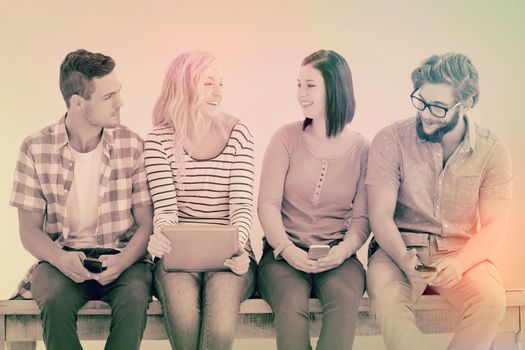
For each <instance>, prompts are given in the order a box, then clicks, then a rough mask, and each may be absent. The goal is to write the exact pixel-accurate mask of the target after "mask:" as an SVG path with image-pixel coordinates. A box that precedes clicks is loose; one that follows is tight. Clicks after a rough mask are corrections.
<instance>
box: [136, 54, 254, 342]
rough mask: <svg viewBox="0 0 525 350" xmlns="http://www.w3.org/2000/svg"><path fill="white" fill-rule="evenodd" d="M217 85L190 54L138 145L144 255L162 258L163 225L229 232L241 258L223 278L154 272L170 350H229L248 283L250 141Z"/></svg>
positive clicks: (204, 58) (176, 68) (213, 74)
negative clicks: (147, 198) (143, 176)
mask: <svg viewBox="0 0 525 350" xmlns="http://www.w3.org/2000/svg"><path fill="white" fill-rule="evenodd" d="M222 86H223V77H222V72H221V69H220V66H219V64H218V62H217V59H216V57H214V56H213V55H211V54H209V53H201V52H189V53H184V54H182V55H180V56H178V57H176V58H175V59H174V60H173V62H172V63H171V65H170V67H169V68H168V71H167V74H166V77H165V80H164V84H163V87H162V91H161V94H160V97H159V98H158V100H157V103H156V105H155V108H154V111H153V125H154V127H153V130H152V131H151V132H150V133H149V134H148V136H147V139H146V143H145V163H146V172H147V176H148V182H149V187H150V192H151V195H152V199H153V203H154V234H153V235H152V236H151V238H150V241H149V245H148V251H149V252H150V253H151V254H152V255H154V256H156V257H160V258H162V256H163V255H164V254H166V253H167V252H169V251H170V249H171V247H170V241H169V240H168V239H167V237H166V236H165V235H163V234H162V233H161V228H162V227H163V226H164V225H184V224H187V223H206V224H222V225H234V226H236V227H237V228H238V231H239V245H240V246H242V248H243V249H242V251H243V253H242V254H241V255H240V256H237V257H233V258H231V259H227V260H226V261H225V263H224V264H225V266H227V267H228V268H229V271H221V272H201V273H191V272H166V271H164V270H163V268H162V266H161V265H162V264H161V263H157V266H156V268H155V271H154V279H155V288H156V292H157V296H158V298H159V299H160V300H161V302H162V304H163V308H164V314H165V322H166V330H167V332H168V336H169V340H170V343H171V346H172V347H173V348H175V349H231V347H232V344H233V337H234V334H235V328H236V325H237V320H238V312H239V307H240V303H241V302H242V301H243V300H244V299H246V298H248V297H249V296H250V295H251V294H252V292H253V290H254V287H255V285H254V283H255V277H254V273H255V268H256V264H255V259H254V255H253V253H252V251H251V248H250V241H249V236H250V229H251V224H252V206H253V203H252V195H253V193H252V192H253V175H254V173H253V172H254V169H253V137H252V135H251V134H250V131H249V130H248V128H247V127H246V126H245V125H244V124H243V123H242V122H240V121H239V120H238V119H237V118H234V117H232V116H230V115H228V114H226V113H224V112H222V110H221V102H222Z"/></svg>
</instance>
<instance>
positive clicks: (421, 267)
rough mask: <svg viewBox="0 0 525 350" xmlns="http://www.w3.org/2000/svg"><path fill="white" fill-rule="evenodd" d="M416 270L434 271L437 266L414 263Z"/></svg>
mask: <svg viewBox="0 0 525 350" xmlns="http://www.w3.org/2000/svg"><path fill="white" fill-rule="evenodd" d="M416 270H417V271H419V272H436V271H437V268H436V267H434V266H428V265H416Z"/></svg>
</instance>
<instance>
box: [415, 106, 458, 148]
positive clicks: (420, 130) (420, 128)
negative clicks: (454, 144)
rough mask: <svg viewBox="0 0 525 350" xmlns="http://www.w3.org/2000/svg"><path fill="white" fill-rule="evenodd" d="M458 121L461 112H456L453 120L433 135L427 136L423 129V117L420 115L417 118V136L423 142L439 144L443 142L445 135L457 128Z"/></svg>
mask: <svg viewBox="0 0 525 350" xmlns="http://www.w3.org/2000/svg"><path fill="white" fill-rule="evenodd" d="M458 121H459V111H456V113H454V115H453V116H452V118H451V119H450V121H449V122H448V123H446V124H444V125H443V126H441V127H440V128H438V129H436V130H434V131H433V132H432V133H430V134H427V133H426V132H425V130H424V129H423V121H422V120H421V115H420V113H418V115H417V118H416V131H417V136H418V137H419V138H420V139H421V140H423V141H427V142H432V143H439V142H441V140H442V139H443V136H445V134H447V133H449V132H451V131H452V130H453V129H454V128H455V127H456V125H458Z"/></svg>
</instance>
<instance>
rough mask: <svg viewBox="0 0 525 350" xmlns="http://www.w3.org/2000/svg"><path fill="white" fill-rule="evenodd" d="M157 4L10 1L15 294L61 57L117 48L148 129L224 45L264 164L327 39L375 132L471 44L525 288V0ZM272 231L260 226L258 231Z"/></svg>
mask: <svg viewBox="0 0 525 350" xmlns="http://www.w3.org/2000/svg"><path fill="white" fill-rule="evenodd" d="M144 3H145V2H139V1H137V2H131V1H129V2H128V1H89V2H85V1H46V2H37V1H35V2H33V1H26V0H23V1H17V2H14V1H12V2H11V1H6V0H2V2H1V3H0V121H1V124H0V125H1V126H2V133H3V137H1V138H0V149H1V150H2V152H1V154H2V170H3V171H2V172H1V175H0V176H1V181H0V212H1V217H2V220H3V225H2V231H3V232H2V234H1V235H0V276H1V281H2V282H1V285H0V298H2V299H3V298H7V297H8V296H9V295H10V294H11V292H12V291H13V289H14V287H15V285H16V284H17V282H18V281H19V279H20V278H21V277H22V275H23V273H24V272H25V270H26V268H27V267H29V265H31V263H32V261H33V259H32V257H31V256H30V255H29V254H28V253H26V252H25V250H24V249H23V248H22V246H21V244H20V242H19V238H18V233H17V230H18V221H17V216H16V210H15V209H13V208H12V207H10V206H8V201H9V197H10V192H11V184H12V175H13V170H14V166H15V162H16V158H17V155H18V148H19V145H20V143H21V142H22V140H23V138H24V137H25V136H27V135H29V134H30V133H33V132H35V131H37V130H39V129H41V128H42V127H44V126H46V125H48V124H51V123H54V122H56V121H57V120H58V119H59V117H60V116H61V115H62V114H63V113H64V112H65V106H64V103H63V101H62V97H61V95H60V92H59V89H58V68H59V65H60V62H61V61H62V59H63V57H64V56H65V54H66V53H68V52H69V51H72V50H74V49H77V48H86V49H88V50H92V51H100V52H103V53H106V54H109V55H111V56H112V57H113V58H114V59H115V60H116V62H117V69H118V73H119V75H120V79H121V80H122V82H123V84H124V88H123V90H122V95H123V99H124V107H123V109H122V111H121V112H122V113H121V114H122V117H123V122H124V123H125V124H127V125H128V126H130V127H131V128H133V129H135V130H137V131H138V132H139V133H140V134H141V135H145V133H146V132H147V131H148V129H149V128H150V116H151V110H152V106H153V103H154V101H155V99H156V98H157V96H158V94H159V91H160V86H161V81H162V78H163V75H164V72H165V70H166V67H167V65H168V63H169V62H170V60H171V59H172V58H174V57H175V56H176V55H178V54H180V53H181V52H183V51H187V50H196V49H197V50H208V51H211V52H214V53H215V54H217V55H218V56H219V57H220V58H221V60H222V62H223V66H224V71H225V83H226V85H225V92H224V94H225V98H224V109H225V110H226V111H228V112H230V113H232V114H234V115H236V116H238V117H240V118H241V119H244V120H245V121H246V122H247V123H248V124H249V125H250V126H251V128H252V130H253V132H254V133H255V136H256V141H257V147H256V155H257V166H258V169H260V163H261V159H262V155H263V152H264V149H265V146H266V144H267V142H268V140H269V138H270V137H271V135H272V133H273V132H274V131H275V130H276V129H277V128H278V127H279V126H280V125H282V124H283V123H286V122H288V121H291V120H295V119H298V118H300V117H301V114H300V110H299V108H298V104H297V102H296V98H295V86H296V83H295V79H296V75H297V70H298V66H299V63H300V61H301V60H302V58H303V57H304V56H306V55H307V54H309V53H311V52H313V51H315V50H317V49H320V48H327V49H334V50H336V51H338V52H339V53H341V54H342V55H343V56H345V57H346V58H347V60H348V61H349V63H350V66H351V69H352V72H353V76H354V85H355V91H356V95H357V96H356V97H357V113H356V118H355V122H354V123H353V124H352V127H353V128H354V129H356V130H357V131H359V132H361V133H362V134H364V135H365V136H366V137H367V138H369V139H371V138H372V137H373V135H374V134H375V133H376V132H377V131H378V130H379V129H380V128H381V127H383V126H385V125H387V124H390V123H392V122H393V121H395V120H396V119H400V118H405V117H409V116H412V115H413V114H414V110H413V108H412V107H411V105H410V101H409V98H408V94H409V93H410V90H411V82H410V73H411V71H412V69H413V68H414V67H415V66H416V65H417V64H419V63H420V62H421V61H422V60H423V59H424V58H426V57H427V56H429V55H431V54H433V53H443V52H447V51H459V52H462V53H465V54H467V55H468V56H469V57H471V59H472V60H473V62H474V64H475V65H476V66H477V68H478V70H479V74H480V84H481V96H480V103H479V104H478V105H477V106H476V107H475V109H474V110H473V111H472V112H471V113H470V115H471V116H472V117H473V118H474V119H475V120H476V121H477V122H479V123H480V124H481V125H484V126H486V127H488V128H490V129H492V130H493V131H495V132H496V133H497V134H498V135H499V136H500V137H501V138H502V139H503V140H504V141H505V142H506V143H507V144H508V145H509V147H510V149H511V152H512V154H513V159H514V179H515V186H514V203H513V210H512V214H511V221H510V230H509V232H508V237H507V240H506V242H505V244H504V246H503V247H502V250H501V253H500V254H499V255H498V257H497V259H496V263H497V264H498V266H499V269H500V271H501V274H502V275H503V278H504V281H505V283H506V286H507V288H520V287H525V276H524V273H523V267H524V266H525V257H524V254H523V248H524V245H525V244H524V243H525V238H524V237H523V234H522V231H523V230H522V228H523V226H524V224H525V219H524V217H525V216H524V215H523V214H522V213H523V211H524V209H525V205H524V203H523V198H524V197H525V165H524V164H523V155H522V154H521V152H522V150H523V148H524V145H525V141H524V137H523V131H524V124H525V123H524V121H523V119H524V117H525V115H524V114H525V113H524V109H523V105H522V104H523V100H524V97H523V83H524V82H525V68H524V57H523V56H524V54H525V24H524V23H525V21H524V20H523V18H524V17H525V16H524V15H525V2H523V1H519V0H515V1H497V2H496V1H479V0H478V1H470V0H469V1H453V0H444V1H443V0H442V1H424V0H423V1H406V0H405V1H374V0H371V1H348V0H346V1H345V0H340V1H323V2H321V1H319V2H314V1H277V0H270V1H264V2H249V1H248V2H245V1H209V2H207V1H152V2H151V4H150V5H144ZM260 234H261V232H260V229H256V230H255V232H254V236H257V237H259V236H260ZM502 234H503V233H502ZM361 256H362V254H361ZM270 344H273V342H272V343H270ZM151 348H153V347H151Z"/></svg>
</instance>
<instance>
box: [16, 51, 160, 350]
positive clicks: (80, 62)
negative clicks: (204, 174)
mask: <svg viewBox="0 0 525 350" xmlns="http://www.w3.org/2000/svg"><path fill="white" fill-rule="evenodd" d="M114 67H115V62H114V61H113V59H112V58H111V57H108V56H105V55H102V54H100V53H91V52H88V51H86V50H77V51H74V52H71V53H69V54H68V55H67V56H66V57H65V59H64V61H63V62H62V65H61V67H60V89H61V91H62V95H63V96H64V100H65V102H66V105H67V114H66V115H65V116H64V117H62V118H61V119H60V120H59V122H58V123H57V124H54V125H51V126H49V127H47V128H45V129H42V130H41V131H39V132H37V133H35V134H34V135H31V136H29V137H28V138H26V139H25V140H24V142H23V143H22V146H21V148H20V156H19V159H18V162H17V165H16V171H15V176H14V185H13V192H12V196H11V201H10V204H11V205H12V206H15V207H17V208H18V216H19V226H20V237H21V240H22V244H23V245H24V247H25V248H26V249H27V250H28V251H29V252H30V253H31V254H33V255H34V256H35V257H36V258H37V259H38V260H39V262H38V263H37V264H35V265H34V266H33V267H32V268H31V269H30V271H29V272H28V274H27V275H26V277H25V278H24V280H23V281H22V283H21V284H20V286H19V289H18V292H17V295H16V297H18V298H31V297H33V298H34V299H35V300H36V302H37V303H38V306H39V308H40V311H41V318H42V322H43V327H44V342H45V344H46V347H47V348H48V349H62V350H63V349H82V346H81V345H80V341H79V339H78V335H77V332H76V320H77V314H78V310H79V309H80V308H81V307H82V306H83V305H84V304H85V303H86V302H87V301H88V300H90V299H101V300H103V301H105V302H107V303H109V304H110V305H111V307H112V321H111V332H110V335H109V338H108V340H107V343H106V349H126V350H127V349H139V346H140V342H141V340H142V335H143V332H144V328H145V326H146V320H147V315H146V310H147V308H148V304H149V301H150V300H151V273H150V270H149V266H148V265H147V263H145V262H144V261H143V258H144V256H145V252H146V246H147V242H148V238H149V235H150V233H151V231H152V209H151V199H150V195H149V191H148V187H147V182H146V173H145V170H144V160H143V154H142V152H143V141H142V139H141V138H140V137H139V136H138V135H137V134H135V133H134V132H132V131H131V130H129V129H127V128H126V127H124V126H121V125H120V107H121V106H122V100H121V98H120V89H121V86H122V85H121V83H120V81H119V80H118V78H117V75H116V73H115V70H114ZM86 258H94V259H95V260H98V262H101V266H94V268H91V267H90V270H88V269H87V268H86V267H85V266H88V265H87V264H86V262H87V261H88V260H89V259H87V260H86ZM95 264H97V262H95ZM97 267H98V268H99V269H98V270H97V269H96V268H97Z"/></svg>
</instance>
